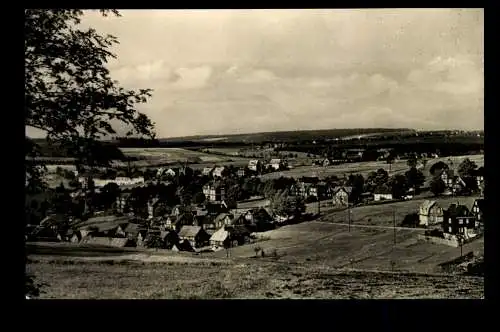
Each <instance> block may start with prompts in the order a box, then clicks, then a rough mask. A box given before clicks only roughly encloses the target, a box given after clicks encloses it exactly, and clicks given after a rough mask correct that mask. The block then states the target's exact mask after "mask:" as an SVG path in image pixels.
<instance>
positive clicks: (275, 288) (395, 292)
mask: <svg viewBox="0 0 500 332" xmlns="http://www.w3.org/2000/svg"><path fill="white" fill-rule="evenodd" d="M27 270H28V271H29V272H32V273H34V274H35V275H36V276H37V282H44V283H47V284H48V287H46V288H45V289H43V290H44V293H42V295H41V298H42V299H215V298H218V299H224V298H232V299H264V298H296V299H315V298H316V299H318V298H324V299H348V298H365V299H368V298H483V297H484V279H483V278H474V277H463V276H456V275H432V276H428V275H419V274H408V273H397V274H393V273H377V272H368V271H357V270H355V271H346V270H344V271H336V270H332V269H330V268H328V267H325V266H319V265H304V266H294V265H289V264H280V263H276V262H264V261H257V260H253V261H250V260H243V261H233V262H231V263H229V264H217V263H210V264H201V263H200V264H179V263H137V262H121V263H113V264H111V263H109V262H78V263H74V264H61V263H55V262H42V261H39V262H33V263H30V264H28V266H27Z"/></svg>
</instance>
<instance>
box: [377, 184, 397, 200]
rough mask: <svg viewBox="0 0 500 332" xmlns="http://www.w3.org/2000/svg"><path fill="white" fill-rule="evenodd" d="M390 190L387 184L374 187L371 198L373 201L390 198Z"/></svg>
mask: <svg viewBox="0 0 500 332" xmlns="http://www.w3.org/2000/svg"><path fill="white" fill-rule="evenodd" d="M392 199H393V197H392V190H391V188H389V186H387V185H381V186H378V187H377V188H375V190H374V191H373V200H374V201H385V200H392Z"/></svg>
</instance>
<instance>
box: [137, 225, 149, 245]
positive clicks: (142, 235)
mask: <svg viewBox="0 0 500 332" xmlns="http://www.w3.org/2000/svg"><path fill="white" fill-rule="evenodd" d="M147 235H148V231H147V230H146V229H140V230H138V232H137V237H136V238H135V245H136V246H137V247H144V245H145V243H146V237H147Z"/></svg>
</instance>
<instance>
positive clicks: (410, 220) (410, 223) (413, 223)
mask: <svg viewBox="0 0 500 332" xmlns="http://www.w3.org/2000/svg"><path fill="white" fill-rule="evenodd" d="M418 222H419V217H418V213H409V214H407V215H406V216H405V218H404V219H403V221H402V222H401V226H404V227H417V226H418Z"/></svg>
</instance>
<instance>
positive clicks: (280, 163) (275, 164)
mask: <svg viewBox="0 0 500 332" xmlns="http://www.w3.org/2000/svg"><path fill="white" fill-rule="evenodd" d="M269 166H270V167H271V168H272V169H274V170H275V171H279V170H280V169H282V168H283V167H286V166H287V164H286V161H284V160H282V159H277V158H276V159H271V161H270V162H269Z"/></svg>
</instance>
